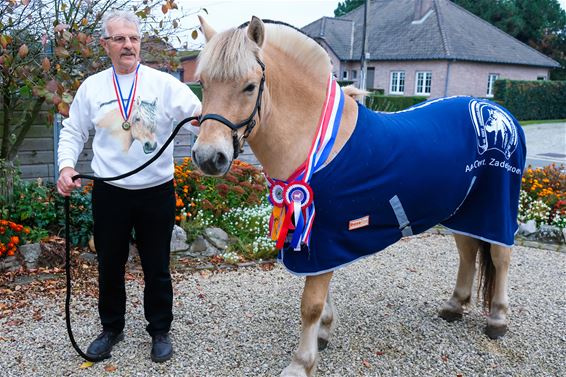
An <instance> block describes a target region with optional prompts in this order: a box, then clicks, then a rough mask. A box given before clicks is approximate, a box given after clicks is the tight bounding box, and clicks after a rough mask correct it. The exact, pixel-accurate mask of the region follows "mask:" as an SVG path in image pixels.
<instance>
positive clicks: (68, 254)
mask: <svg viewBox="0 0 566 377" xmlns="http://www.w3.org/2000/svg"><path fill="white" fill-rule="evenodd" d="M198 118H199V117H196V116H193V117H189V118H186V119H183V120H182V121H181V122H180V123H179V124H177V126H175V129H174V130H173V132H172V133H171V135H170V136H169V138H168V139H167V141H166V142H165V144H163V146H162V147H161V148H160V149H159V151H158V152H157V153H156V154H155V155H154V156H153V157H152V158H150V159H149V160H147V161H146V162H145V163H144V164H143V165H141V166H139V167H137V168H135V169H134V170H132V171H129V172H127V173H124V174H120V175H117V176H115V177H95V176H92V175H86V174H77V175H75V176H73V177H72V180H73V181H76V180H77V179H79V178H86V179H91V180H93V181H99V182H108V181H116V180H118V179H122V178H126V177H129V176H131V175H134V174H136V173H137V172H139V171H141V170H143V169H145V168H146V167H148V166H149V165H151V164H152V163H153V162H154V161H155V160H157V159H158V158H159V156H161V155H162V154H163V152H164V151H165V149H166V148H167V147H168V146H169V144H171V142H172V141H173V139H174V138H175V136H176V135H177V133H179V130H180V129H181V127H182V126H184V125H185V124H187V123H188V122H190V121H193V120H195V119H198ZM70 207H71V205H70V197H69V196H65V275H66V278H67V295H66V299H65V322H66V324H67V333H68V334H69V339H70V340H71V344H72V345H73V348H74V349H75V350H76V351H77V353H78V354H79V355H80V356H81V357H82V358H83V359H85V360H87V361H92V362H96V361H100V360H99V359H97V358H93V357H89V356H87V355H86V354H85V353H84V352H83V351H82V350H81V349H80V347H79V346H78V345H77V342H76V341H75V337H74V336H73V330H72V329H71V313H70V307H71V288H72V286H71V243H70V235H69V234H70V231H69V224H70Z"/></svg>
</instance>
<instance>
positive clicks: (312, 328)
mask: <svg viewBox="0 0 566 377" xmlns="http://www.w3.org/2000/svg"><path fill="white" fill-rule="evenodd" d="M331 278H332V272H327V273H325V274H322V275H317V276H308V277H307V278H306V280H305V288H304V290H303V297H302V300H301V337H300V339H299V346H298V348H297V351H296V352H295V354H294V355H293V359H292V360H291V363H290V364H289V365H288V366H287V367H286V368H285V369H283V371H282V372H281V376H287V377H289V376H305V377H306V376H313V375H314V374H315V372H316V364H317V361H318V347H317V343H318V342H317V339H318V335H319V327H320V319H321V317H322V313H323V310H324V306H325V302H326V296H327V293H328V286H329V284H330V279H331Z"/></svg>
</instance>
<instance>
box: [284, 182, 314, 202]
mask: <svg viewBox="0 0 566 377" xmlns="http://www.w3.org/2000/svg"><path fill="white" fill-rule="evenodd" d="M312 198H313V192H312V188H311V187H310V186H309V185H308V183H305V182H300V181H294V182H291V183H289V184H288V185H287V187H285V190H284V191H283V199H284V200H285V204H287V205H291V204H294V203H299V204H300V206H301V208H306V207H308V206H310V205H311V203H312Z"/></svg>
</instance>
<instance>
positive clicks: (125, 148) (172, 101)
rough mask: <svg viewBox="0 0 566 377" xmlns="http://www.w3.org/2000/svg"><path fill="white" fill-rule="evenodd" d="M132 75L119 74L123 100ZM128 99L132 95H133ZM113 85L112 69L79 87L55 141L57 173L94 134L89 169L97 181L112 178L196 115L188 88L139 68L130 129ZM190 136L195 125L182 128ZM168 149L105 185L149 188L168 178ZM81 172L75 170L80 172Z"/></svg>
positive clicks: (195, 104) (151, 152) (72, 163)
mask: <svg viewBox="0 0 566 377" xmlns="http://www.w3.org/2000/svg"><path fill="white" fill-rule="evenodd" d="M134 78H135V73H132V74H129V75H118V82H119V84H120V88H121V92H122V95H123V98H124V100H127V99H128V96H129V95H130V89H131V88H132V83H133V82H134ZM132 97H134V95H133V91H132ZM118 101H119V99H118V98H117V95H116V90H115V89H114V83H113V70H112V68H109V69H107V70H105V71H102V72H100V73H97V74H95V75H92V76H90V77H88V78H87V79H86V80H85V81H84V82H83V83H82V85H81V86H80V87H79V90H78V91H77V94H76V95H75V98H74V99H73V103H72V104H71V108H70V111H69V118H67V119H65V120H63V128H62V130H61V134H60V137H59V149H58V161H59V169H63V168H65V167H72V168H74V167H75V165H76V163H77V160H78V157H79V155H80V153H81V151H82V149H83V147H84V144H85V143H86V142H87V140H88V137H89V131H90V130H91V129H94V130H95V134H94V139H93V142H92V149H93V152H94V157H93V159H92V163H91V167H92V170H93V171H94V175H95V176H97V177H113V176H116V175H120V174H123V173H126V172H128V171H130V170H133V169H135V168H137V167H138V166H140V165H142V164H143V163H144V162H146V161H147V160H149V159H150V158H151V157H152V156H153V155H154V154H155V153H157V152H158V151H159V149H160V148H161V147H162V146H163V144H164V143H165V141H166V140H167V138H168V137H169V136H170V135H171V132H172V131H173V128H174V127H175V126H176V125H177V124H178V123H179V122H180V121H182V120H183V119H185V118H187V117H189V116H192V115H194V114H195V113H198V112H200V109H201V104H200V101H199V100H198V98H197V96H196V95H195V94H194V93H193V92H192V91H191V90H190V89H189V87H188V86H187V85H186V84H184V83H182V82H180V81H179V80H177V79H176V78H174V77H173V76H171V75H170V74H168V73H165V72H161V71H158V70H156V69H153V68H150V67H147V66H144V65H140V67H139V70H138V81H137V87H136V89H135V97H134V101H133V102H134V103H133V109H132V111H131V115H130V117H129V119H128V121H129V124H130V128H129V129H128V130H124V128H123V127H122V125H123V123H124V118H123V116H122V113H121V112H120V109H119V106H118ZM184 127H186V128H187V129H189V130H190V131H192V132H194V129H195V127H192V126H188V125H185V126H184ZM173 146H174V143H173V142H172V143H171V144H169V146H168V147H167V149H166V150H165V151H164V152H163V154H162V155H161V156H160V157H159V158H158V159H157V161H155V162H154V163H152V164H151V165H149V166H148V167H147V168H145V169H144V170H142V171H140V172H139V173H137V174H134V175H132V176H130V177H127V178H124V179H121V180H118V181H110V182H108V183H109V184H113V185H116V186H119V187H123V188H127V189H142V188H147V187H153V186H157V185H160V184H162V183H165V182H167V181H169V180H171V179H173V171H174V167H173ZM79 173H80V172H79Z"/></svg>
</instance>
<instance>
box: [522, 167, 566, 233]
mask: <svg viewBox="0 0 566 377" xmlns="http://www.w3.org/2000/svg"><path fill="white" fill-rule="evenodd" d="M564 169H565V167H564V165H560V166H559V167H557V166H556V165H555V164H552V165H549V166H545V167H544V168H536V169H533V168H532V167H531V166H529V167H528V168H527V169H526V170H525V173H524V174H523V181H522V186H521V199H520V208H519V220H520V221H527V220H536V222H537V224H552V225H557V226H560V227H561V228H564V227H565V225H566V187H565V184H566V173H565V170H564Z"/></svg>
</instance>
